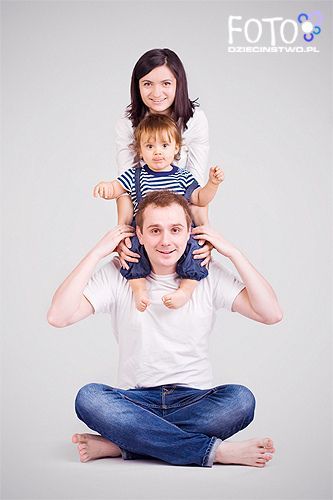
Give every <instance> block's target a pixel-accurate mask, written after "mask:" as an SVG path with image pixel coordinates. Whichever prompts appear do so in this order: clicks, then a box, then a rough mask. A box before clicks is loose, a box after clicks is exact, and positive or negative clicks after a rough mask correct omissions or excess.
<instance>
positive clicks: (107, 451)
mask: <svg viewBox="0 0 333 500" xmlns="http://www.w3.org/2000/svg"><path fill="white" fill-rule="evenodd" d="M72 443H74V444H77V445H78V446H77V449H78V451H79V455H80V461H81V462H89V460H96V458H106V457H120V456H121V451H120V448H119V447H118V446H117V445H116V444H114V443H112V442H111V441H109V440H108V439H105V438H103V437H102V436H98V435H97V434H74V435H73V436H72Z"/></svg>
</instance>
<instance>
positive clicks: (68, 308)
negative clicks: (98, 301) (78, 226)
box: [47, 225, 134, 328]
mask: <svg viewBox="0 0 333 500" xmlns="http://www.w3.org/2000/svg"><path fill="white" fill-rule="evenodd" d="M133 234H134V230H133V228H132V227H131V226H126V225H118V226H116V227H115V228H114V229H111V231H109V232H108V233H106V235H105V236H104V237H103V238H102V239H101V240H100V241H99V242H98V243H97V244H96V245H95V246H94V248H93V249H92V250H90V252H89V253H88V254H87V255H86V256H85V257H84V258H83V259H82V260H81V262H80V263H79V264H78V266H76V268H75V269H74V270H73V271H72V272H71V273H70V274H69V276H67V278H66V279H65V281H64V282H63V283H62V284H61V285H60V286H59V288H58V289H57V291H56V292H55V294H54V296H53V299H52V303H51V306H50V309H49V311H48V314H47V320H48V322H49V323H50V325H52V326H55V327H57V328H62V327H65V326H68V325H72V324H73V323H76V322H77V321H80V320H81V319H84V318H86V317H87V316H90V314H92V313H93V312H94V309H93V307H92V305H91V304H90V302H89V301H88V300H87V299H86V298H85V296H84V295H83V291H84V288H85V286H86V284H87V282H88V281H89V279H90V277H91V276H92V274H93V273H94V271H95V268H96V266H97V264H98V263H99V262H100V261H101V260H102V259H103V258H104V257H107V256H108V255H110V254H111V253H112V252H113V251H114V249H115V248H116V247H117V245H118V244H119V242H120V241H121V240H123V239H124V238H127V237H129V236H133Z"/></svg>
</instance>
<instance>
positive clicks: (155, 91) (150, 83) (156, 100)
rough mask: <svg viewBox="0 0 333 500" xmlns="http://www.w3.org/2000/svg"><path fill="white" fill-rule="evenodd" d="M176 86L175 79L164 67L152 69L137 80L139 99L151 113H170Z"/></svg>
mask: <svg viewBox="0 0 333 500" xmlns="http://www.w3.org/2000/svg"><path fill="white" fill-rule="evenodd" d="M176 86H177V81H176V78H175V77H174V75H173V73H172V72H171V70H170V69H169V68H168V67H167V66H166V65H163V66H158V67H157V68H154V69H152V70H151V72H150V73H148V74H147V75H145V76H143V77H142V78H140V80H139V89H140V94H141V99H142V100H143V102H144V104H145V105H146V106H147V108H148V109H149V111H150V112H151V113H161V114H169V113H170V111H171V109H170V108H171V106H172V105H173V101H174V100H175V95H176Z"/></svg>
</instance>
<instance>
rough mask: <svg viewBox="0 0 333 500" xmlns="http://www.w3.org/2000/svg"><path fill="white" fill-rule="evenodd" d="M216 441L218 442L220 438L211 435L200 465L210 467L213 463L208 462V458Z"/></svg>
mask: <svg viewBox="0 0 333 500" xmlns="http://www.w3.org/2000/svg"><path fill="white" fill-rule="evenodd" d="M216 441H219V444H220V442H221V439H219V438H217V437H215V436H213V437H212V438H211V440H210V442H209V445H208V447H207V450H206V453H205V455H204V457H203V459H202V463H201V465H202V467H211V466H212V465H213V463H211V464H209V463H208V462H209V458H210V453H211V451H212V449H213V447H214V445H215V443H216ZM212 462H213V461H212Z"/></svg>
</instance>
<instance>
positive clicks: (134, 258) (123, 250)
mask: <svg viewBox="0 0 333 500" xmlns="http://www.w3.org/2000/svg"><path fill="white" fill-rule="evenodd" d="M131 236H134V234H132V235H131ZM131 246H132V243H131V239H130V238H125V240H124V241H121V242H120V243H119V245H118V246H117V248H116V252H118V255H119V259H120V263H121V265H122V267H123V268H124V269H129V267H128V264H127V262H139V259H140V255H139V254H138V253H135V252H132V250H130V248H131ZM126 261H127V262H126Z"/></svg>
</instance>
